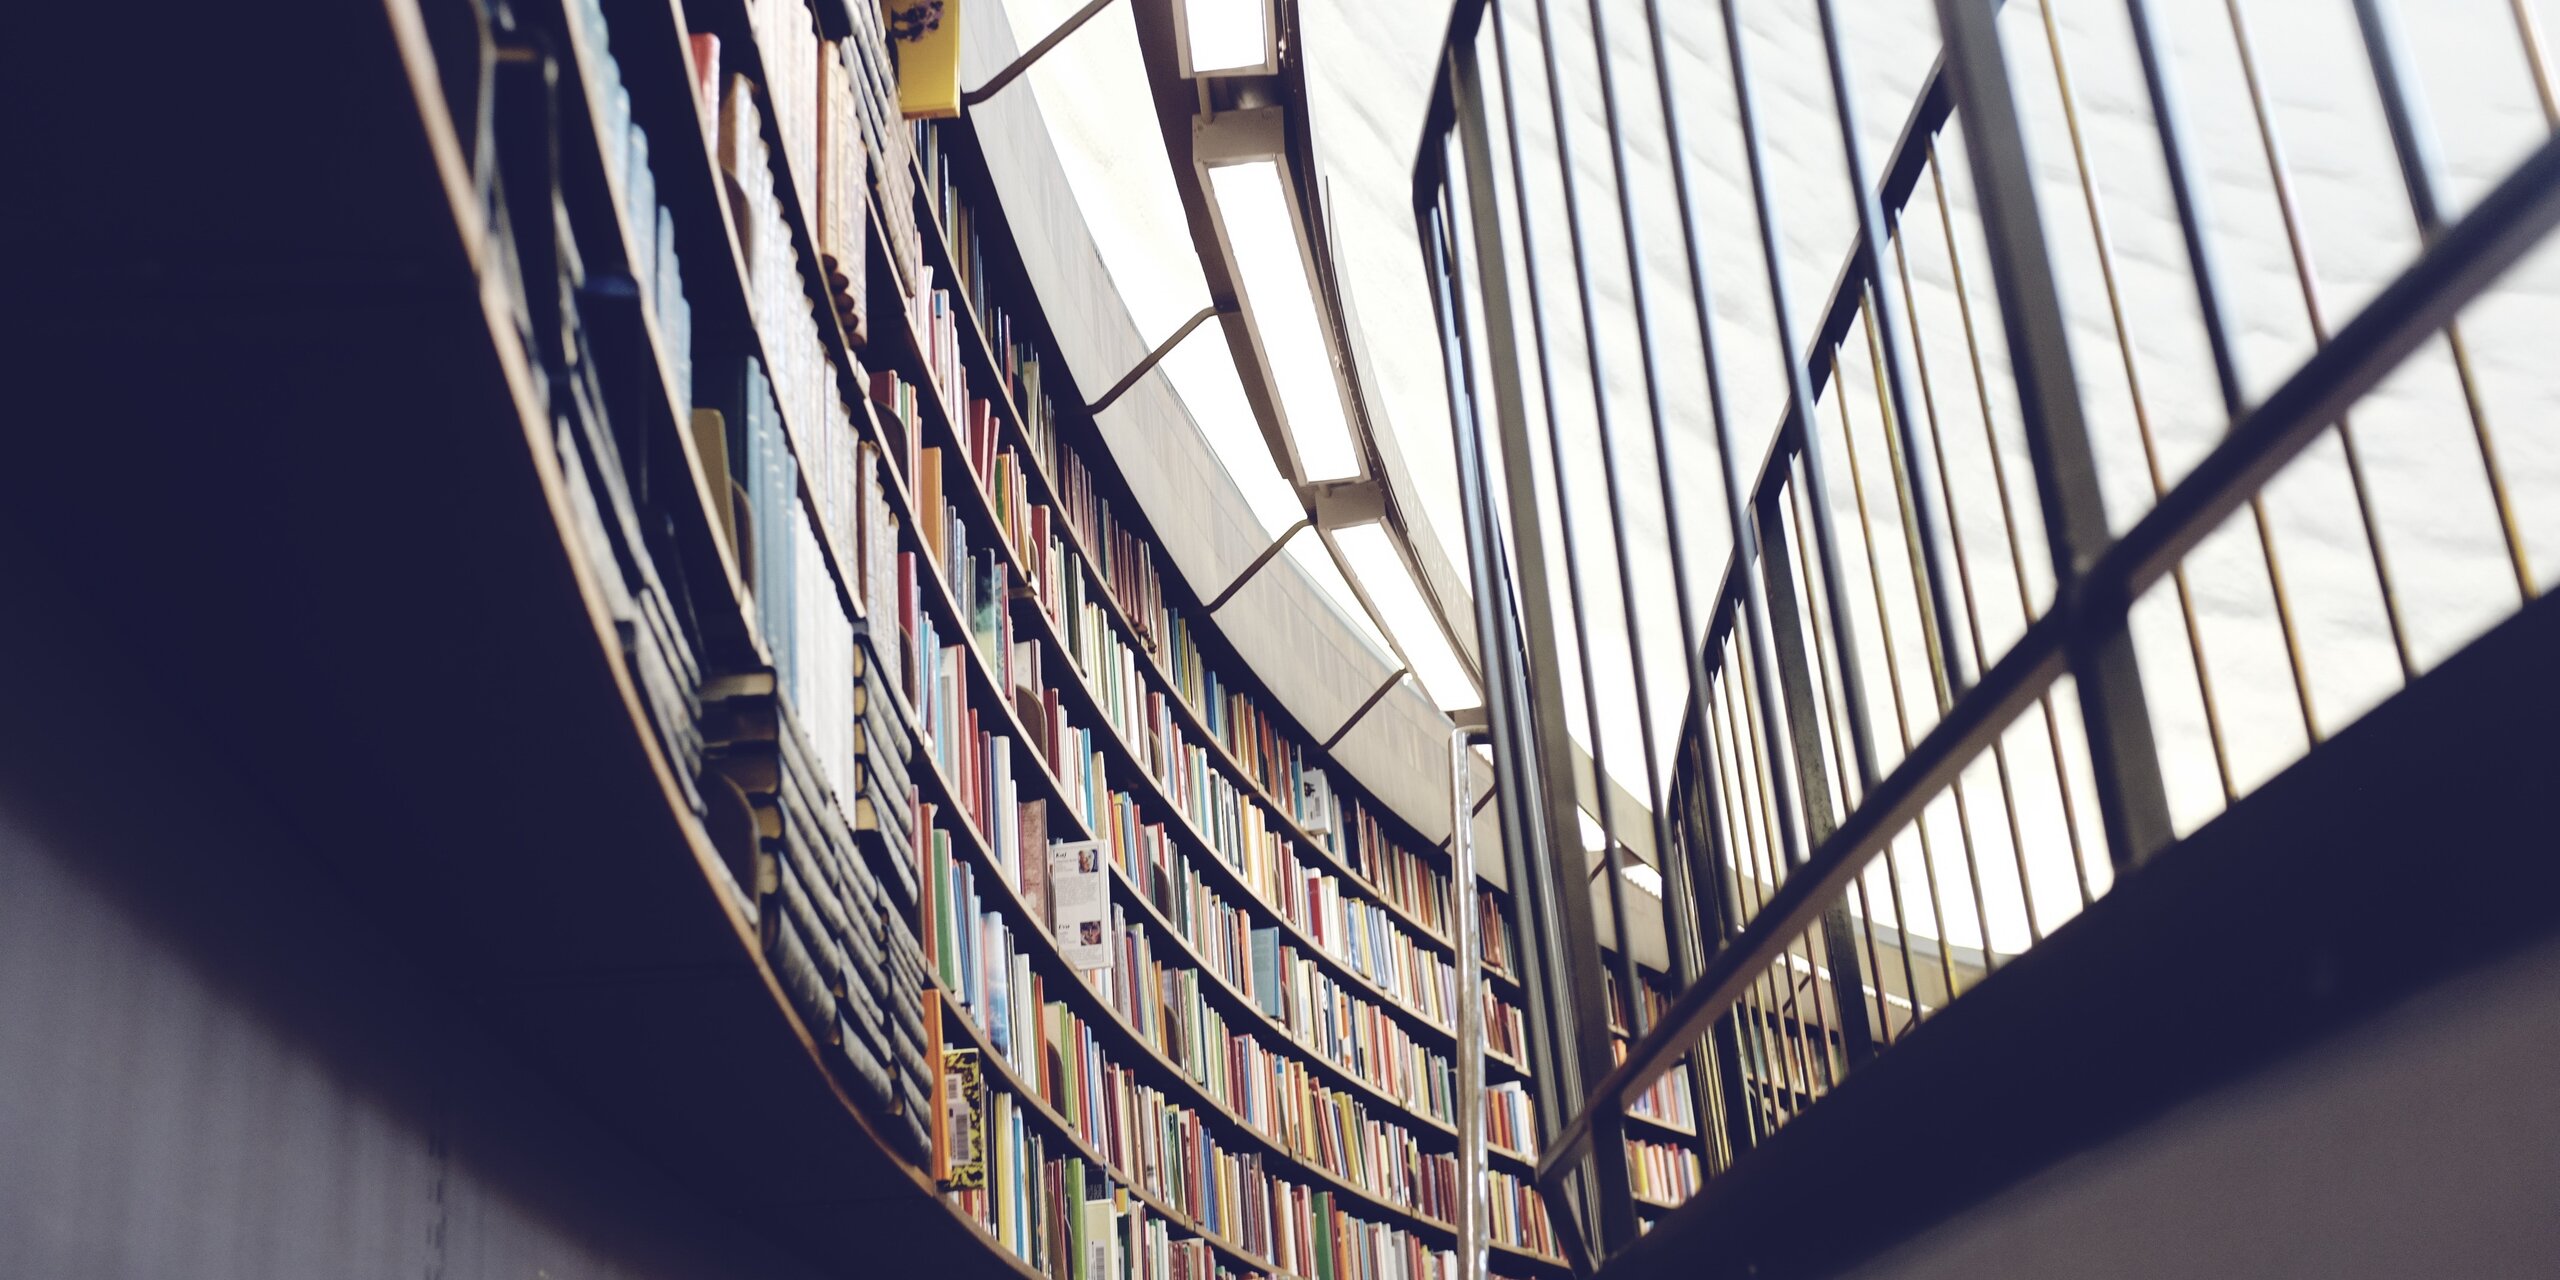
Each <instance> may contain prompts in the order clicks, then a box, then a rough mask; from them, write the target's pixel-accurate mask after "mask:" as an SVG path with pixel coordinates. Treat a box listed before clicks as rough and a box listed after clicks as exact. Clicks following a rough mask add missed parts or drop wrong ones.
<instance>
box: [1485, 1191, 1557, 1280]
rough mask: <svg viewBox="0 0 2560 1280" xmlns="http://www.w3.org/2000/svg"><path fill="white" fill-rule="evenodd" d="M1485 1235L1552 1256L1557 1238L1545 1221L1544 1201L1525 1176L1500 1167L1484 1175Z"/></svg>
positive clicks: (1497, 1240)
mask: <svg viewBox="0 0 2560 1280" xmlns="http://www.w3.org/2000/svg"><path fill="white" fill-rule="evenodd" d="M1484 1199H1485V1221H1484V1227H1485V1238H1487V1239H1489V1240H1492V1241H1494V1242H1495V1243H1497V1244H1506V1245H1509V1246H1511V1247H1512V1248H1514V1249H1527V1250H1529V1251H1531V1252H1533V1253H1539V1254H1544V1255H1545V1256H1547V1257H1550V1258H1552V1257H1555V1256H1556V1253H1557V1249H1556V1237H1555V1230H1554V1228H1553V1227H1551V1226H1550V1225H1548V1222H1547V1205H1546V1201H1544V1200H1542V1199H1540V1198H1539V1196H1538V1189H1537V1187H1536V1186H1535V1185H1533V1184H1531V1183H1530V1182H1529V1181H1528V1180H1527V1179H1525V1178H1520V1177H1515V1176H1513V1175H1512V1174H1509V1173H1505V1172H1503V1171H1502V1170H1500V1169H1494V1170H1489V1171H1487V1173H1486V1174H1485V1186H1484Z"/></svg>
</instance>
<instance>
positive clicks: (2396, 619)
mask: <svg viewBox="0 0 2560 1280" xmlns="http://www.w3.org/2000/svg"><path fill="white" fill-rule="evenodd" d="M2223 9H2224V11H2225V12H2226V13H2228V14H2229V15H2230V17H2231V41H2232V44H2233V46H2234V49H2235V51H2236V52H2237V53H2238V54H2239V55H2240V77H2241V80H2242V81H2243V82H2244V83H2245V84H2246V85H2247V87H2248V90H2249V109H2250V112H2251V114H2252V116H2253V117H2254V118H2255V119H2256V120H2257V124H2258V144H2259V148H2260V149H2261V150H2262V151H2263V152H2264V153H2265V155H2266V158H2267V177H2268V181H2269V184H2270V185H2271V186H2272V187H2273V188H2274V190H2275V197H2276V211H2277V213H2278V215H2279V216H2280V217H2281V218H2282V220H2283V222H2284V237H2285V244H2286V245H2287V247H2288V248H2290V249H2291V251H2292V257H2293V274H2294V279H2295V280H2296V281H2297V282H2299V283H2300V285H2301V288H2302V306H2303V310H2304V311H2305V312H2306V313H2307V314H2308V316H2309V319H2310V322H2311V343H2312V346H2313V348H2314V349H2315V350H2316V349H2318V348H2319V347H2323V346H2326V345H2328V342H2329V321H2328V317H2327V316H2326V315H2325V314H2324V313H2323V308H2322V307H2321V303H2320V276H2319V273H2318V272H2317V271H2315V270H2313V268H2312V265H2311V249H2310V238H2309V236H2308V235H2307V234H2305V232H2304V230H2303V226H2302V214H2301V210H2300V209H2299V208H2298V207H2297V206H2296V205H2295V203H2294V198H2293V167H2292V166H2291V165H2289V164H2287V163H2285V158H2284V144H2283V142H2282V140H2281V138H2280V136H2279V135H2278V134H2277V132H2276V122H2275V113H2274V108H2273V107H2272V106H2271V105H2270V104H2269V102H2268V100H2267V90H2266V86H2265V85H2264V84H2263V83H2261V82H2260V81H2259V79H2258V58H2257V53H2256V51H2255V49H2254V48H2253V47H2252V43H2251V41H2250V38H2249V22H2248V18H2247V17H2246V16H2245V15H2244V14H2242V13H2241V11H2240V0H2224V3H2223ZM2338 445H2339V447H2340V448H2341V449H2343V450H2344V451H2345V453H2346V460H2347V485H2348V487H2349V488H2350V489H2352V490H2354V492H2355V499H2356V516H2357V518H2358V520H2359V521H2360V522H2361V523H2362V525H2363V527H2364V542H2365V551H2366V554H2368V555H2369V556H2371V557H2372V559H2373V576H2374V582H2375V586H2376V588H2377V589H2378V590H2379V591H2380V592H2381V595H2382V617H2383V622H2384V623H2385V625H2387V626H2389V627H2390V629H2391V649H2392V653H2393V655H2394V656H2395V657H2397V658H2398V659H2399V660H2400V681H2401V683H2402V684H2404V685H2405V684H2407V683H2409V682H2410V681H2413V680H2416V679H2417V678H2418V662H2417V658H2416V656H2415V654H2413V653H2412V651H2411V650H2410V648H2409V628H2408V624H2407V623H2406V622H2404V621H2402V619H2401V616H2400V595H2399V592H2398V591H2397V590H2395V589H2394V588H2393V587H2392V584H2391V561H2390V559H2389V557H2388V556H2386V555H2385V554H2384V552H2383V548H2382V526H2381V522H2380V521H2378V520H2376V519H2375V518H2374V514H2373V494H2372V491H2371V489H2370V488H2369V487H2368V486H2367V484H2366V482H2365V474H2364V454H2363V451H2362V450H2361V449H2358V448H2357V447H2356V437H2355V432H2354V431H2353V429H2352V428H2350V427H2349V425H2348V422H2347V419H2346V418H2345V416H2343V415H2341V416H2340V417H2339V419H2338Z"/></svg>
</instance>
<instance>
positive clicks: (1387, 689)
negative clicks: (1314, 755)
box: [1319, 667, 1413, 753]
mask: <svg viewBox="0 0 2560 1280" xmlns="http://www.w3.org/2000/svg"><path fill="white" fill-rule="evenodd" d="M1412 674H1413V668H1411V667H1398V668H1396V669H1395V670H1393V671H1390V672H1388V673H1387V678H1386V681H1385V683H1383V684H1380V685H1379V686H1378V688H1377V690H1376V691H1375V692H1373V693H1371V694H1370V695H1369V700H1368V701H1366V702H1363V703H1361V704H1360V705H1359V707H1358V708H1356V709H1354V710H1353V711H1352V713H1351V718H1350V719H1348V720H1345V721H1343V722H1342V727H1341V728H1338V729H1336V730H1334V731H1333V736H1331V737H1329V738H1326V739H1325V740H1324V744H1323V746H1322V747H1321V748H1319V749H1320V750H1323V751H1326V752H1328V753H1329V752H1331V751H1332V750H1333V744H1335V743H1337V742H1340V741H1342V735H1344V734H1346V733H1349V732H1351V729H1352V726H1354V725H1356V724H1359V723H1360V722H1361V721H1362V720H1364V719H1367V718H1368V715H1369V713H1370V712H1372V711H1375V710H1377V708H1378V704H1379V703H1381V702H1384V701H1386V700H1387V695H1388V694H1390V693H1393V692H1395V689H1396V686H1397V685H1400V684H1403V683H1404V678H1405V677H1406V676H1409V675H1412Z"/></svg>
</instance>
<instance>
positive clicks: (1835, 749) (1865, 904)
mask: <svg viewBox="0 0 2560 1280" xmlns="http://www.w3.org/2000/svg"><path fill="white" fill-rule="evenodd" d="M1923 367H1924V368H1925V366H1923ZM1922 385H1923V386H1926V385H1927V384H1926V383H1925V382H1924V383H1923V384H1922ZM1788 481H1789V482H1788V484H1787V495H1788V500H1789V501H1790V502H1791V503H1792V504H1794V508H1795V509H1796V510H1797V512H1798V514H1797V516H1796V520H1795V527H1796V528H1798V529H1802V528H1804V527H1805V517H1804V516H1803V515H1802V513H1801V512H1802V508H1803V506H1804V503H1805V492H1804V491H1805V487H1804V486H1803V485H1802V484H1799V483H1796V482H1795V474H1794V473H1793V472H1790V473H1789V476H1788ZM1770 541H1771V542H1772V543H1773V544H1783V543H1786V542H1787V537H1786V531H1785V529H1784V527H1783V526H1780V527H1779V528H1778V531H1777V533H1776V534H1775V535H1774V536H1772V537H1771V539H1770ZM1958 545H1959V549H1961V545H1962V544H1958ZM1789 559H1791V560H1794V561H1795V569H1796V572H1797V573H1799V574H1801V575H1803V582H1804V590H1803V599H1804V601H1805V607H1806V608H1807V609H1808V610H1809V611H1810V613H1811V615H1812V616H1811V620H1810V621H1811V625H1810V626H1807V627H1806V628H1805V630H1806V631H1807V632H1808V633H1809V634H1811V635H1812V637H1813V669H1814V672H1815V674H1816V675H1818V676H1820V677H1821V680H1822V688H1821V691H1820V692H1821V695H1822V706H1823V710H1824V711H1825V712H1826V713H1829V714H1830V723H1831V729H1832V731H1831V733H1830V735H1829V741H1830V752H1831V763H1832V766H1833V776H1835V777H1837V776H1838V775H1839V773H1840V772H1841V770H1842V767H1843V762H1842V761H1841V758H1840V752H1841V751H1842V750H1843V749H1844V746H1843V741H1842V737H1841V732H1840V728H1839V719H1838V713H1837V712H1836V711H1835V710H1834V707H1835V705H1836V703H1835V694H1836V691H1835V690H1834V688H1833V681H1832V678H1831V665H1830V657H1829V655H1828V653H1827V651H1826V647H1825V646H1824V644H1823V643H1822V637H1823V635H1824V634H1825V633H1826V632H1830V631H1831V628H1830V624H1829V623H1828V622H1827V621H1826V620H1825V619H1824V618H1823V616H1822V596H1821V594H1820V593H1819V592H1817V591H1815V590H1814V589H1813V579H1812V574H1813V566H1812V565H1810V564H1807V563H1805V562H1804V560H1803V559H1802V558H1801V557H1797V556H1790V557H1789ZM1957 563H1959V564H1961V563H1963V562H1962V561H1961V560H1959V561H1958V562H1957ZM1832 634H1837V633H1836V632H1832ZM1841 801H1842V804H1843V806H1844V807H1845V806H1846V805H1848V804H1851V803H1854V801H1853V800H1851V799H1850V798H1849V797H1848V796H1847V795H1845V794H1844V795H1843V796H1842V797H1841ZM1883 863H1884V875H1885V884H1886V887H1887V888H1888V890H1889V891H1890V892H1891V894H1892V897H1893V909H1894V927H1895V928H1896V929H1899V928H1901V918H1902V880H1901V876H1900V874H1899V873H1898V872H1896V871H1895V870H1894V866H1893V858H1892V857H1891V856H1890V854H1888V855H1887V856H1886V857H1885V858H1884V859H1883ZM1849 883H1850V886H1851V888H1852V890H1853V891H1854V892H1856V894H1857V895H1858V918H1859V919H1860V920H1862V921H1864V922H1865V928H1866V937H1867V972H1868V973H1870V974H1872V975H1874V977H1875V987H1876V1021H1875V1027H1876V1039H1877V1041H1878V1043H1882V1044H1890V1043H1892V1042H1893V1039H1894V1031H1893V1018H1892V1016H1891V1014H1890V1012H1889V1011H1888V1010H1887V1009H1886V1007H1885V998H1884V997H1885V985H1884V975H1885V968H1884V957H1883V954H1882V952H1881V951H1880V950H1879V949H1878V948H1877V945H1876V916H1875V903H1874V901H1873V894H1872V893H1870V892H1869V890H1868V888H1867V877H1866V875H1865V873H1863V872H1861V873H1860V874H1859V875H1858V877H1857V878H1856V879H1854V880H1852V881H1850V882H1849ZM1895 950H1896V951H1898V952H1899V953H1900V954H1901V956H1902V980H1903V987H1904V989H1905V990H1906V991H1916V990H1918V989H1919V985H1918V983H1917V982H1916V981H1915V980H1914V979H1913V977H1912V971H1911V948H1910V947H1908V946H1901V945H1897V946H1896V947H1895Z"/></svg>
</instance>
